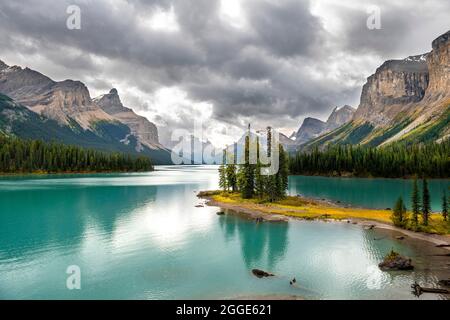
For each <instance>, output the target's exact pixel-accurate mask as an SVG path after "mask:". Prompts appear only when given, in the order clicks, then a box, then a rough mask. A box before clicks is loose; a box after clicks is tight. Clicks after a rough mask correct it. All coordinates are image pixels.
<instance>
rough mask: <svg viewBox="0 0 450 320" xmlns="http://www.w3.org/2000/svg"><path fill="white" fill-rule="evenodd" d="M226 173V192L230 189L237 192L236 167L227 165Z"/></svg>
mask: <svg viewBox="0 0 450 320" xmlns="http://www.w3.org/2000/svg"><path fill="white" fill-rule="evenodd" d="M226 173H227V188H228V190H230V189H231V191H232V192H236V191H238V186H237V175H236V165H235V164H234V163H232V164H229V165H227V166H226Z"/></svg>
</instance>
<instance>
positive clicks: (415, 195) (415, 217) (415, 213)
mask: <svg viewBox="0 0 450 320" xmlns="http://www.w3.org/2000/svg"><path fill="white" fill-rule="evenodd" d="M411 204H412V205H411V207H412V223H413V225H414V227H417V226H418V225H419V215H420V195H419V186H418V183H417V177H415V178H414V182H413V191H412V196H411Z"/></svg>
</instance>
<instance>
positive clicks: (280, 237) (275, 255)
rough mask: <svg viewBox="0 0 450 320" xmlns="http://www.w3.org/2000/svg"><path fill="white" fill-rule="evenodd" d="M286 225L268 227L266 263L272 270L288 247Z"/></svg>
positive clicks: (277, 224) (279, 224)
mask: <svg viewBox="0 0 450 320" xmlns="http://www.w3.org/2000/svg"><path fill="white" fill-rule="evenodd" d="M288 226H289V225H288V224H287V223H286V224H285V223H275V224H272V225H271V226H270V229H271V230H270V232H269V233H268V236H269V237H268V241H267V243H268V253H267V263H268V266H269V268H270V269H273V268H274V267H275V265H276V263H277V262H278V261H279V260H281V259H282V258H283V256H284V254H285V253H286V248H287V245H288V238H287V233H288Z"/></svg>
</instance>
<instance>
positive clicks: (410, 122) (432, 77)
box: [307, 31, 450, 147]
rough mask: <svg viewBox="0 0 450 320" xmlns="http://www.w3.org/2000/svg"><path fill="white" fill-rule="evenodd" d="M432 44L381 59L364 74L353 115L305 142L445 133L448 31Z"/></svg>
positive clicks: (421, 138) (449, 88) (370, 141)
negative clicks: (426, 48)
mask: <svg viewBox="0 0 450 320" xmlns="http://www.w3.org/2000/svg"><path fill="white" fill-rule="evenodd" d="M432 48H433V50H432V51H431V52H430V53H428V54H424V55H420V56H411V57H408V58H406V59H404V60H390V61H387V62H385V63H384V64H383V65H382V66H381V67H379V68H378V69H377V70H376V72H375V74H373V75H372V76H370V77H369V78H368V79H367V83H366V84H365V85H364V87H363V90H362V94H361V102H360V105H359V107H358V109H357V111H356V112H355V115H354V117H353V119H352V121H351V122H350V123H349V124H348V125H345V126H342V127H340V128H337V129H335V130H334V131H332V132H331V133H329V134H327V135H326V136H323V137H319V138H317V139H315V140H313V141H311V142H310V143H308V146H307V147H311V146H325V145H328V144H339V143H352V144H367V145H371V146H379V145H385V144H389V143H391V142H394V141H400V140H402V141H409V142H412V143H420V142H429V141H437V142H439V141H442V140H443V139H446V138H448V137H450V31H448V32H447V33H445V34H443V35H441V36H440V37H438V38H437V39H436V40H434V41H433V43H432Z"/></svg>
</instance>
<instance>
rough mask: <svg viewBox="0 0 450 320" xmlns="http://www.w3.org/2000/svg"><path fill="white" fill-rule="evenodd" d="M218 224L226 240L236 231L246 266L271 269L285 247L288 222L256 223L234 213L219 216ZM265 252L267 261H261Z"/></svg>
mask: <svg viewBox="0 0 450 320" xmlns="http://www.w3.org/2000/svg"><path fill="white" fill-rule="evenodd" d="M219 224H220V226H221V229H222V231H223V232H224V235H225V239H226V241H230V240H231V239H232V238H233V237H234V236H235V233H236V230H237V233H238V236H239V240H240V245H241V252H242V257H243V260H244V263H245V265H246V266H247V268H249V269H251V268H257V267H261V268H263V267H268V268H270V269H273V268H274V267H275V264H276V262H277V261H279V260H280V259H282V258H283V256H284V254H285V252H286V248H287V243H288V242H287V233H288V224H286V223H256V222H254V221H251V220H245V219H242V218H240V217H237V216H234V215H225V216H221V217H220V218H219ZM264 252H266V257H267V263H264V262H263V259H262V258H263V255H264Z"/></svg>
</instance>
